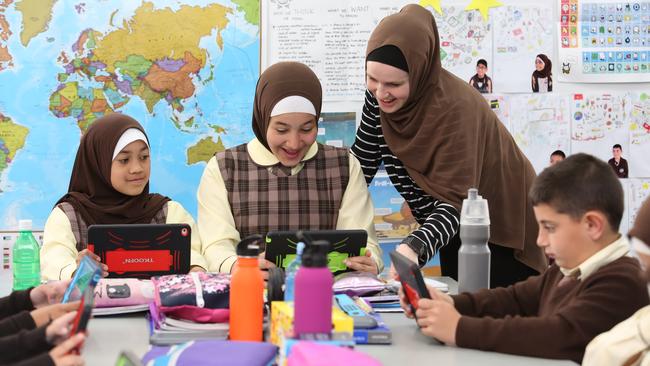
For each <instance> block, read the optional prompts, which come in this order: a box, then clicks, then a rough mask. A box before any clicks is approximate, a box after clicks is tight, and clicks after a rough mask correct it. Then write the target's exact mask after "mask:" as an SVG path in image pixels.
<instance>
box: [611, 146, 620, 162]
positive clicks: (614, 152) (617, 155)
mask: <svg viewBox="0 0 650 366" xmlns="http://www.w3.org/2000/svg"><path fill="white" fill-rule="evenodd" d="M621 152H622V151H621V149H619V148H618V147H615V148H613V149H612V154H613V155H614V158H616V159H620V158H621Z"/></svg>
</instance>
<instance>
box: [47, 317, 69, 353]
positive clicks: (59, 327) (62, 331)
mask: <svg viewBox="0 0 650 366" xmlns="http://www.w3.org/2000/svg"><path fill="white" fill-rule="evenodd" d="M76 315H77V312H76V311H72V312H70V313H67V314H65V315H63V316H60V317H58V318H56V319H55V320H54V321H53V322H52V323H50V325H48V326H47V328H46V329H45V339H46V340H47V343H49V344H51V345H53V346H56V345H59V344H61V342H63V341H65V340H66V339H67V338H68V335H70V328H71V326H72V322H73V321H74V317H75V316H76Z"/></svg>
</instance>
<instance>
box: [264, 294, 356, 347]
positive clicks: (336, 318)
mask: <svg viewBox="0 0 650 366" xmlns="http://www.w3.org/2000/svg"><path fill="white" fill-rule="evenodd" d="M330 327H331V328H332V333H331V335H330V338H329V339H330V340H336V341H352V336H353V331H354V321H353V320H352V317H350V316H348V315H347V314H345V313H344V312H343V311H342V310H340V309H339V308H338V307H336V306H334V307H332V319H331V326H330ZM269 336H270V340H271V343H273V344H275V345H277V346H278V347H280V348H282V347H283V344H284V341H286V340H288V339H292V338H295V332H294V303H292V302H286V301H274V302H273V304H272V306H271V329H270V332H269Z"/></svg>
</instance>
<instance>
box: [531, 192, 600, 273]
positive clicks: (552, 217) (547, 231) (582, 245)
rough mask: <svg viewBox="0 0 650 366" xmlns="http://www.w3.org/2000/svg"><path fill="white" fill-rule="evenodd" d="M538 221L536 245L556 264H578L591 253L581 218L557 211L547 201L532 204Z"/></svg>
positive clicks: (569, 266)
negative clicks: (576, 218)
mask: <svg viewBox="0 0 650 366" xmlns="http://www.w3.org/2000/svg"><path fill="white" fill-rule="evenodd" d="M533 210H534V211H535V218H536V219H537V223H538V224H539V234H538V236H537V245H538V246H539V247H540V248H542V249H544V252H545V253H546V255H547V256H549V257H550V258H554V259H555V263H557V265H558V266H560V267H563V268H567V269H572V268H575V267H577V266H579V265H580V264H581V263H582V262H584V261H585V260H586V259H587V258H589V257H590V256H591V255H592V254H593V253H592V250H591V249H592V248H591V243H592V239H591V237H590V236H589V233H588V230H587V223H586V222H584V220H583V219H580V220H575V219H574V218H572V217H571V216H569V215H567V214H563V213H559V212H557V211H556V210H555V209H554V208H553V207H551V206H550V205H548V204H544V203H542V204H539V205H537V206H534V207H533Z"/></svg>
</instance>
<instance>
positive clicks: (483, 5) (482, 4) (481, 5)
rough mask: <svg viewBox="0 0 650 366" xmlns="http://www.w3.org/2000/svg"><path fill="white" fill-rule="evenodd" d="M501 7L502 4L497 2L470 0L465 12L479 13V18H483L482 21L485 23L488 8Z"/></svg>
mask: <svg viewBox="0 0 650 366" xmlns="http://www.w3.org/2000/svg"><path fill="white" fill-rule="evenodd" d="M501 5H503V4H502V3H500V2H498V1H497V0H472V2H471V3H470V4H469V5H467V7H466V8H465V10H475V9H476V10H478V11H480V12H481V16H482V17H483V21H485V22H487V20H488V13H489V11H490V8H496V7H497V6H501Z"/></svg>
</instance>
